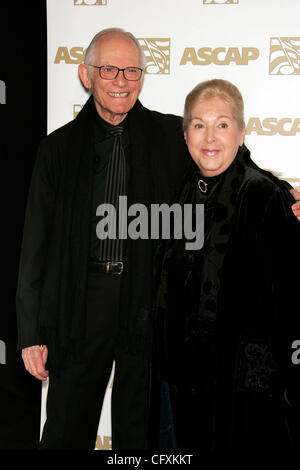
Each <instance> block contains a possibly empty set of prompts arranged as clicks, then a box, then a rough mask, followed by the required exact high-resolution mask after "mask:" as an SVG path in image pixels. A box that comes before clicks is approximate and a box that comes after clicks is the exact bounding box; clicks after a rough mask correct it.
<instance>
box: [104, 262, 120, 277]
mask: <svg viewBox="0 0 300 470" xmlns="http://www.w3.org/2000/svg"><path fill="white" fill-rule="evenodd" d="M123 269H124V265H123V262H122V261H107V262H106V272H107V274H118V275H120V274H122V272H123Z"/></svg>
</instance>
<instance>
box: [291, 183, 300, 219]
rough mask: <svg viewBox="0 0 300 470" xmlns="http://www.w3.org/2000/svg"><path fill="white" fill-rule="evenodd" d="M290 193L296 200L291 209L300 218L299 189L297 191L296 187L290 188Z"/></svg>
mask: <svg viewBox="0 0 300 470" xmlns="http://www.w3.org/2000/svg"><path fill="white" fill-rule="evenodd" d="M291 193H292V195H293V196H294V198H295V200H296V201H297V202H295V204H293V205H292V210H293V212H294V214H295V216H296V217H297V219H298V220H300V191H297V190H296V189H291Z"/></svg>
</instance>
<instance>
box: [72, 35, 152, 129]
mask: <svg viewBox="0 0 300 470" xmlns="http://www.w3.org/2000/svg"><path fill="white" fill-rule="evenodd" d="M92 65H97V66H101V65H115V66H117V67H119V68H120V69H122V68H125V67H141V64H140V56H139V51H138V49H137V47H136V45H135V44H134V42H133V41H131V40H130V39H129V38H127V37H125V36H123V35H121V34H107V35H105V36H103V37H102V38H100V39H99V41H98V43H97V44H96V46H95V49H94V57H93V62H92ZM82 67H84V68H85V72H82V73H83V76H82V74H81V79H82V81H83V84H84V85H85V87H86V88H89V89H90V90H91V92H92V94H93V96H94V101H95V106H96V109H97V111H98V113H99V115H100V116H101V117H102V118H103V119H104V120H105V121H107V122H110V123H111V124H114V125H116V124H119V123H120V122H121V121H123V119H124V118H125V117H126V115H127V113H128V111H129V110H130V109H131V108H132V107H133V106H134V104H135V102H136V100H137V99H138V96H139V93H140V90H141V88H142V83H143V80H142V79H141V80H139V81H128V80H126V79H125V78H124V75H123V72H119V74H118V75H117V77H116V78H115V79H114V80H104V79H102V78H101V77H100V75H99V70H98V69H96V68H94V67H90V73H91V74H92V75H91V77H89V76H88V71H87V69H86V66H85V65H82Z"/></svg>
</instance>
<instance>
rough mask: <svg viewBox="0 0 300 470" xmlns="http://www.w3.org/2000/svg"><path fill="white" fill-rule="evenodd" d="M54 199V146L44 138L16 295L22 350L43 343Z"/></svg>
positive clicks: (28, 210)
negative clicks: (45, 279) (42, 309)
mask: <svg viewBox="0 0 300 470" xmlns="http://www.w3.org/2000/svg"><path fill="white" fill-rule="evenodd" d="M54 200H55V190H54V178H53V165H52V164H51V155H50V148H49V145H47V142H46V141H43V142H42V143H41V145H40V147H39V150H38V155H37V159H36V163H35V166H34V169H33V174H32V178H31V183H30V188H29V194H28V200H27V206H26V214H25V224H24V231H23V241H22V247H21V257H20V267H19V276H18V285H17V294H16V308H17V324H18V348H19V349H22V348H24V347H28V346H32V345H35V344H39V311H40V299H41V291H42V288H43V277H44V270H45V263H46V257H47V245H48V240H49V234H50V232H51V225H52V222H53V211H54Z"/></svg>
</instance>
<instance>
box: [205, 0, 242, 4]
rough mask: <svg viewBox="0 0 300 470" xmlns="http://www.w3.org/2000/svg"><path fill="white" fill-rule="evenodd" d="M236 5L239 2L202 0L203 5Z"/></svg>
mask: <svg viewBox="0 0 300 470" xmlns="http://www.w3.org/2000/svg"><path fill="white" fill-rule="evenodd" d="M238 3H239V0H203V5H226V4H227V5H228V4H230V5H234V4H238Z"/></svg>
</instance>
